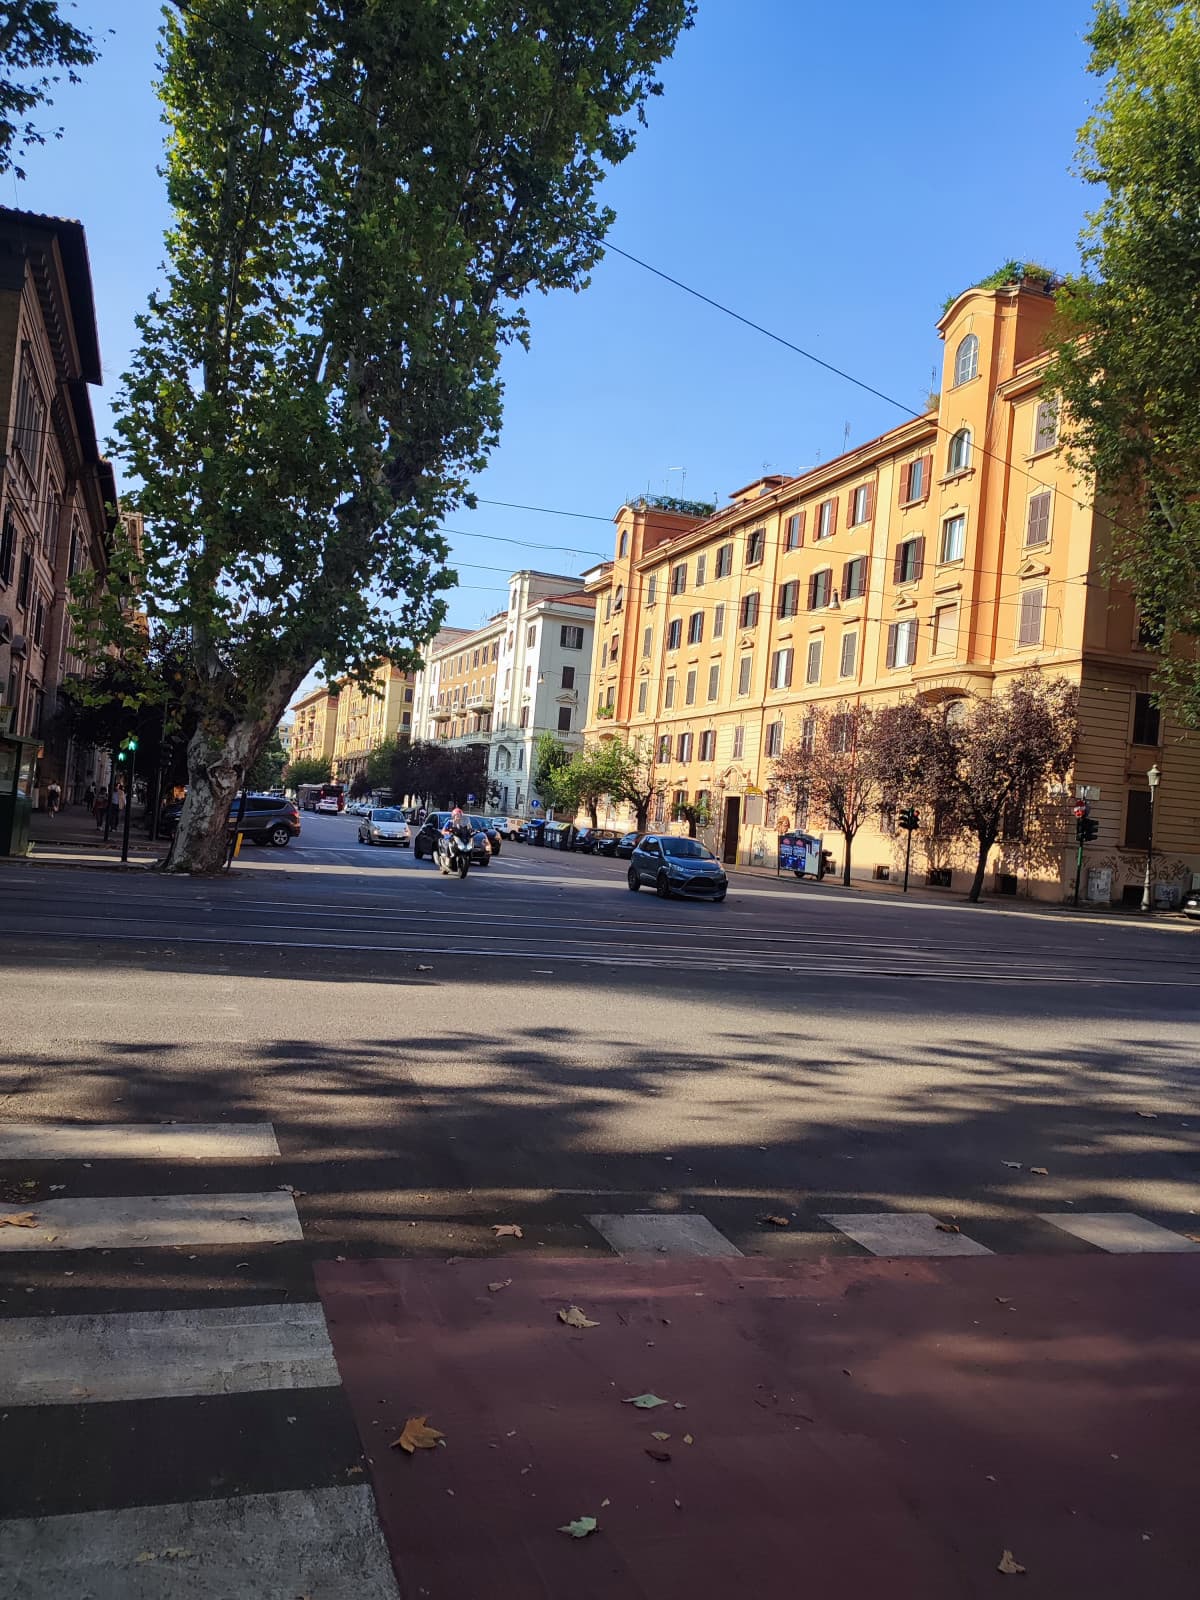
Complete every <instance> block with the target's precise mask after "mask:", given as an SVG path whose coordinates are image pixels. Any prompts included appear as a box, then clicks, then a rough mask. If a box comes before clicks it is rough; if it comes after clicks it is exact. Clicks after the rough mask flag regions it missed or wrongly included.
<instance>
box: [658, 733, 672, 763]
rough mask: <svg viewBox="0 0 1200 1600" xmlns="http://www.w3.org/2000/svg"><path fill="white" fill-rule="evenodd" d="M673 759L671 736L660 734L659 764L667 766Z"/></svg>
mask: <svg viewBox="0 0 1200 1600" xmlns="http://www.w3.org/2000/svg"><path fill="white" fill-rule="evenodd" d="M670 759H671V735H670V734H669V733H660V734H659V736H658V764H659V766H660V767H661V766H665V765H666V763H667V762H668V761H670Z"/></svg>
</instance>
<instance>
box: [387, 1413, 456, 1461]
mask: <svg viewBox="0 0 1200 1600" xmlns="http://www.w3.org/2000/svg"><path fill="white" fill-rule="evenodd" d="M444 1438H445V1434H442V1433H439V1432H438V1430H437V1429H436V1428H431V1427H430V1426H429V1425H428V1422H427V1420H426V1418H424V1417H409V1419H408V1421H407V1422H406V1423H405V1424H404V1427H403V1429H402V1430H401V1432H400V1436H399V1438H397V1439H393V1440H392V1449H393V1450H394V1449H395V1448H396V1447H397V1445H399V1447H400V1449H401V1450H404V1451H407V1453H408V1454H409V1455H410V1456H411V1455H412V1453H413V1451H414V1450H432V1449H433V1448H434V1446H435V1445H436V1444H437V1442H438V1440H439V1439H444Z"/></svg>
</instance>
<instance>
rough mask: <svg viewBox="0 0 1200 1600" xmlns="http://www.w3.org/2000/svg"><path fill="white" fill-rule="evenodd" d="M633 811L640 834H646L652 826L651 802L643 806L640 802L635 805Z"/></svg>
mask: <svg viewBox="0 0 1200 1600" xmlns="http://www.w3.org/2000/svg"><path fill="white" fill-rule="evenodd" d="M633 811H634V816H635V818H636V827H637V831H638V833H645V832H646V831H647V829H648V828H649V826H650V802H649V800H647V801H646V803H645V805H642V804H641V803H640V802H638V803H635V805H634V808H633Z"/></svg>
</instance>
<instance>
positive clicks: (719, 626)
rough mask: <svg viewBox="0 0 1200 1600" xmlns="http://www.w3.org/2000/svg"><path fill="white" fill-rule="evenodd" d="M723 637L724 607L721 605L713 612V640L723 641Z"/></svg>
mask: <svg viewBox="0 0 1200 1600" xmlns="http://www.w3.org/2000/svg"><path fill="white" fill-rule="evenodd" d="M724 637H725V607H724V606H723V605H720V606H717V607H716V609H715V610H714V611H713V638H714V639H723V638H724Z"/></svg>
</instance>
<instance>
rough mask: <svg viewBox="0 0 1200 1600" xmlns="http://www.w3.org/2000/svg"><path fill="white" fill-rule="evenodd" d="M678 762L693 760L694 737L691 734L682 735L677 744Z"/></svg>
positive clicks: (676, 754)
mask: <svg viewBox="0 0 1200 1600" xmlns="http://www.w3.org/2000/svg"><path fill="white" fill-rule="evenodd" d="M675 759H676V761H690V760H691V759H692V736H691V734H690V733H681V734H680V735H679V738H678V739H677V740H676V743H675Z"/></svg>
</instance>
